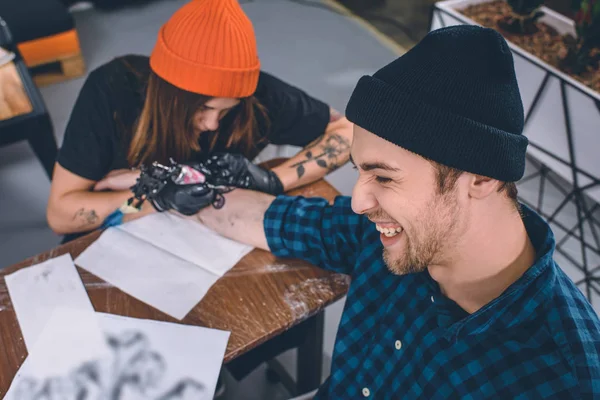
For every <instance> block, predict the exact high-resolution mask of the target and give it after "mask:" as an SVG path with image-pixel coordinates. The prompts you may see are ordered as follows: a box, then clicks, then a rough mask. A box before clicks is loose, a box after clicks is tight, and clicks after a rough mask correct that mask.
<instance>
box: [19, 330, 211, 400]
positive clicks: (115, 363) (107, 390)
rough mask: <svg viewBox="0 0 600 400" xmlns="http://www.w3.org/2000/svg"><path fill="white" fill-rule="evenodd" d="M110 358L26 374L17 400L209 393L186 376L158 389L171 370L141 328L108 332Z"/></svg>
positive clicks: (192, 397)
mask: <svg viewBox="0 0 600 400" xmlns="http://www.w3.org/2000/svg"><path fill="white" fill-rule="evenodd" d="M107 343H108V345H109V348H110V350H111V356H110V357H109V358H108V359H101V360H92V361H89V362H86V363H84V364H82V365H80V366H78V367H77V368H75V369H74V370H72V371H71V372H70V373H69V374H68V375H67V376H53V377H50V378H47V379H45V380H43V381H42V380H36V379H32V378H27V377H25V378H22V379H20V380H19V382H18V385H17V387H15V394H14V397H13V398H14V399H15V400H196V399H201V398H204V397H206V396H207V395H208V393H207V389H206V387H205V386H204V385H203V384H202V383H200V382H198V381H196V380H194V379H191V378H188V377H182V378H181V379H180V380H179V381H178V382H176V383H175V384H173V385H172V387H171V388H169V389H167V390H165V391H161V392H159V393H160V394H158V395H157V394H156V392H157V391H158V390H159V389H160V388H161V386H162V378H163V377H164V376H165V374H166V371H167V367H168V365H167V362H166V360H165V359H164V357H163V356H162V355H161V354H159V353H157V352H156V351H153V350H152V348H151V345H150V341H149V340H148V337H147V336H146V335H144V334H143V333H142V332H139V331H126V332H123V333H121V334H119V335H118V336H116V335H107Z"/></svg>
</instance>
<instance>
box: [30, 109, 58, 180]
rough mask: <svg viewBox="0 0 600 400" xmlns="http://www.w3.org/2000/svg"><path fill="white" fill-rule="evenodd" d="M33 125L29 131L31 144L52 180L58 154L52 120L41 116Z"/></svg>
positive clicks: (46, 116)
mask: <svg viewBox="0 0 600 400" xmlns="http://www.w3.org/2000/svg"><path fill="white" fill-rule="evenodd" d="M33 125H34V126H33V127H32V129H31V131H30V132H29V144H30V145H31V148H32V149H33V152H34V153H35V155H36V156H37V158H38V159H39V160H40V162H41V163H42V166H43V167H44V170H45V171H46V174H47V175H48V178H50V180H52V172H53V171H54V163H55V162H56V157H57V154H58V147H57V145H56V139H55V138H54V129H53V128H52V122H51V121H50V117H49V116H48V115H45V116H43V117H40V118H39V119H38V120H37V121H36V122H35V123H34V124H33Z"/></svg>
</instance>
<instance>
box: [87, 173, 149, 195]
mask: <svg viewBox="0 0 600 400" xmlns="http://www.w3.org/2000/svg"><path fill="white" fill-rule="evenodd" d="M139 177H140V171H139V170H134V171H132V170H130V169H116V170H114V171H110V172H109V173H108V174H107V175H106V176H105V177H104V178H102V179H101V180H99V181H98V182H96V184H95V185H94V191H95V192H99V191H103V190H112V191H121V190H127V189H129V188H131V187H132V186H133V185H135V182H136V181H137V179H138V178H139Z"/></svg>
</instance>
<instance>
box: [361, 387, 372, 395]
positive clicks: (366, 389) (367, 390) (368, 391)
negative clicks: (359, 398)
mask: <svg viewBox="0 0 600 400" xmlns="http://www.w3.org/2000/svg"><path fill="white" fill-rule="evenodd" d="M362 392H363V396H365V397H369V396H370V395H371V391H370V390H369V388H363V391H362Z"/></svg>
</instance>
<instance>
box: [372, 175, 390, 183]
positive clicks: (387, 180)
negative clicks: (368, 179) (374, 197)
mask: <svg viewBox="0 0 600 400" xmlns="http://www.w3.org/2000/svg"><path fill="white" fill-rule="evenodd" d="M375 180H376V181H377V182H378V183H389V182H391V181H392V180H391V179H390V178H384V177H383V176H376V177H375Z"/></svg>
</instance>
